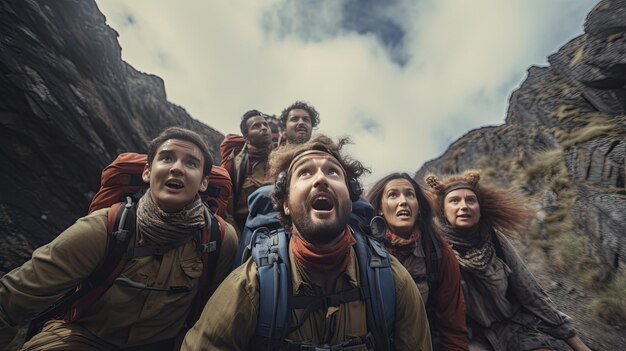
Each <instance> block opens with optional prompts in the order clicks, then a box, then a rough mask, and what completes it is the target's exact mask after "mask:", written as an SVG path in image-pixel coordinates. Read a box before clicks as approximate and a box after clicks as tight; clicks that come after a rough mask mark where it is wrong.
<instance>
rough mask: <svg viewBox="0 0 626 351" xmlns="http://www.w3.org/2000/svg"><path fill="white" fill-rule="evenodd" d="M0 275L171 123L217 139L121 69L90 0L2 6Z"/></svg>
mask: <svg viewBox="0 0 626 351" xmlns="http://www.w3.org/2000/svg"><path fill="white" fill-rule="evenodd" d="M0 33H2V35H0V154H1V157H0V168H1V169H2V170H3V175H2V182H0V232H1V234H0V275H2V272H6V271H8V270H9V269H11V268H13V267H15V266H17V265H20V264H21V263H22V262H24V261H25V260H26V259H28V258H29V257H30V253H31V251H32V249H33V248H36V247H38V246H40V245H42V244H44V243H46V242H49V241H50V240H51V239H52V238H54V237H55V236H56V235H58V234H59V233H60V232H61V231H62V230H63V229H65V228H67V227H68V226H69V225H71V224H72V223H73V222H74V221H75V220H76V218H79V217H80V216H82V215H84V214H85V213H86V211H87V208H88V205H89V201H90V200H91V197H92V195H93V193H94V191H97V189H98V187H99V180H100V172H101V170H102V168H103V167H104V166H105V165H107V164H108V163H109V162H111V161H112V160H113V159H114V158H115V156H116V155H117V154H118V153H119V152H122V151H136V152H145V151H146V145H147V142H148V141H149V140H150V139H152V138H153V137H155V136H156V135H157V134H158V133H159V132H160V131H162V130H163V129H164V128H166V127H168V126H172V125H177V126H183V127H187V128H190V129H194V130H196V131H198V132H200V133H201V134H202V135H204V136H205V137H206V140H207V142H208V143H209V145H210V147H211V150H212V152H213V154H214V155H216V156H217V157H219V156H218V155H219V142H220V141H221V139H222V137H223V136H222V135H221V134H220V133H218V132H217V131H215V130H213V129H211V128H210V127H207V126H206V125H204V124H202V123H200V122H198V121H197V120H194V119H192V118H191V117H190V116H189V115H188V114H187V113H186V112H185V110H184V109H183V108H181V107H179V106H176V105H174V104H172V103H170V102H168V101H167V98H166V94H165V87H164V84H163V81H162V80H161V79H160V78H159V77H156V76H154V75H149V74H145V73H141V72H139V71H137V70H135V69H134V68H133V67H131V66H130V65H128V64H127V63H125V62H124V61H122V59H121V48H120V45H119V43H118V41H117V32H115V30H113V29H112V28H110V27H109V26H107V25H106V24H105V18H104V15H102V13H100V11H99V10H98V8H97V6H96V3H95V2H94V1H93V0H73V1H69V0H68V1H35V0H11V1H2V2H1V3H0Z"/></svg>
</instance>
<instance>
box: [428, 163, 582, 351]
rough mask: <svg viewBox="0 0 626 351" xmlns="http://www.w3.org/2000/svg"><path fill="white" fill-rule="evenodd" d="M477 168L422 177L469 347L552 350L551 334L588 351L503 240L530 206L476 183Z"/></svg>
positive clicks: (528, 214) (529, 213) (517, 227)
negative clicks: (448, 250) (458, 293)
mask: <svg viewBox="0 0 626 351" xmlns="http://www.w3.org/2000/svg"><path fill="white" fill-rule="evenodd" d="M479 180H480V174H479V173H478V171H473V170H470V171H466V172H465V173H464V174H462V175H454V176H449V177H447V178H445V179H443V180H441V181H440V180H439V179H438V178H437V177H436V176H434V175H430V176H428V177H427V178H426V182H427V183H428V185H429V186H430V187H431V188H433V192H434V194H435V202H436V203H437V205H436V208H435V210H436V212H437V217H438V221H439V222H440V223H441V226H442V228H443V231H444V233H445V235H446V237H447V238H448V240H449V241H450V243H451V244H452V248H453V249H454V251H455V253H456V256H457V258H458V261H459V264H460V265H461V277H462V279H463V290H464V295H465V303H466V305H467V317H468V318H467V326H468V328H469V330H470V339H471V341H470V349H471V350H510V351H526V350H552V346H551V343H550V337H553V338H556V339H561V340H564V341H565V342H567V344H568V345H569V346H570V347H571V348H572V349H573V350H585V351H586V350H589V348H588V347H587V346H586V345H585V344H584V343H583V341H582V340H581V339H580V338H579V337H578V336H576V332H575V330H574V327H573V325H572V322H571V319H570V318H569V317H567V316H566V315H564V314H562V313H560V312H559V311H557V310H556V308H555V307H554V305H553V304H552V302H551V301H550V299H549V298H548V296H547V295H546V293H545V292H544V290H543V289H542V288H541V287H540V286H539V284H538V283H537V281H536V280H535V279H534V277H533V276H532V274H531V273H530V272H529V271H528V269H527V268H526V266H525V265H524V262H523V261H522V259H521V258H520V257H519V256H518V254H517V252H516V251H515V249H514V248H513V246H512V245H511V243H510V242H509V241H508V240H507V236H511V235H513V234H514V233H516V232H518V231H519V230H521V229H523V227H524V224H525V223H526V222H527V220H528V219H530V218H532V217H533V215H534V211H533V210H532V209H531V208H529V207H528V206H527V205H526V202H525V201H524V200H523V198H522V197H521V196H519V195H516V193H515V192H512V191H510V190H506V189H498V188H494V187H489V186H482V185H481V186H479V184H478V182H479Z"/></svg>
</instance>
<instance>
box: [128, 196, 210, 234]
mask: <svg viewBox="0 0 626 351" xmlns="http://www.w3.org/2000/svg"><path fill="white" fill-rule="evenodd" d="M203 227H204V206H203V205H202V200H201V199H200V195H196V198H195V199H194V200H193V201H192V202H191V203H189V204H188V205H187V206H185V207H184V208H183V209H182V210H180V211H178V212H174V213H167V212H164V211H163V210H161V209H160V208H159V206H157V204H156V203H155V202H154V201H153V200H152V196H151V195H150V189H148V190H147V191H146V193H145V194H144V195H143V196H142V197H141V199H139V204H138V205H137V228H138V230H137V234H138V241H137V243H138V244H139V245H148V244H154V245H169V244H172V243H177V242H180V241H181V240H186V239H189V237H190V236H193V235H196V234H197V233H198V231H199V230H201V229H202V228H203Z"/></svg>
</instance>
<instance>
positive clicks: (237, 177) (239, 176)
mask: <svg viewBox="0 0 626 351" xmlns="http://www.w3.org/2000/svg"><path fill="white" fill-rule="evenodd" d="M240 154H241V163H240V165H239V167H237V165H236V163H237V162H236V158H237V156H239V154H235V153H234V152H233V153H232V154H231V157H232V160H231V164H230V174H232V182H233V208H232V211H233V215H234V214H235V210H236V209H237V205H238V202H239V194H241V187H242V186H243V183H244V181H245V180H246V176H247V175H248V148H247V146H246V145H244V147H243V149H242V150H241V151H240ZM237 170H239V171H237Z"/></svg>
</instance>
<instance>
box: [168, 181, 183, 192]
mask: <svg viewBox="0 0 626 351" xmlns="http://www.w3.org/2000/svg"><path fill="white" fill-rule="evenodd" d="M165 186H166V187H167V188H168V189H172V190H180V189H182V188H184V187H185V184H183V182H182V181H180V180H177V179H170V180H168V181H167V182H165Z"/></svg>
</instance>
